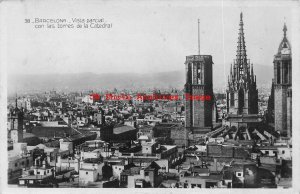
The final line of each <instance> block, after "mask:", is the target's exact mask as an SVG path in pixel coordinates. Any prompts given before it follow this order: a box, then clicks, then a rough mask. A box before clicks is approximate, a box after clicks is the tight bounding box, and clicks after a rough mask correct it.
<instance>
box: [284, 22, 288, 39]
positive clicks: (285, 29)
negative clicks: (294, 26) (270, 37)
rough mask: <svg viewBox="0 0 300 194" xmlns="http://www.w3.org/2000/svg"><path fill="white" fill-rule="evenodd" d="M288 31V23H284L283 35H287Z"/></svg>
mask: <svg viewBox="0 0 300 194" xmlns="http://www.w3.org/2000/svg"><path fill="white" fill-rule="evenodd" d="M286 31H287V28H286V25H285V23H284V25H283V36H284V37H286Z"/></svg>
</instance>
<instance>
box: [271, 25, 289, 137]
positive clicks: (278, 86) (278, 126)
mask: <svg viewBox="0 0 300 194" xmlns="http://www.w3.org/2000/svg"><path fill="white" fill-rule="evenodd" d="M286 31H287V27H286V25H285V24H284V27H283V32H284V35H283V39H282V41H281V42H280V45H279V48H278V52H277V54H276V55H275V57H274V61H273V63H274V81H273V84H274V90H275V91H274V102H275V103H274V109H275V111H274V112H275V130H276V131H280V133H281V134H282V135H287V136H289V137H290V136H291V132H292V52H291V45H290V43H289V41H288V39H287V37H286Z"/></svg>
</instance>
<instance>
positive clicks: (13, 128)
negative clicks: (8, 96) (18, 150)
mask: <svg viewBox="0 0 300 194" xmlns="http://www.w3.org/2000/svg"><path fill="white" fill-rule="evenodd" d="M15 106H16V107H15V108H14V109H12V110H11V111H10V113H9V115H8V121H9V122H10V136H11V139H12V141H13V143H19V142H22V141H23V119H24V113H23V110H20V109H19V108H18V101H17V98H16V105H15Z"/></svg>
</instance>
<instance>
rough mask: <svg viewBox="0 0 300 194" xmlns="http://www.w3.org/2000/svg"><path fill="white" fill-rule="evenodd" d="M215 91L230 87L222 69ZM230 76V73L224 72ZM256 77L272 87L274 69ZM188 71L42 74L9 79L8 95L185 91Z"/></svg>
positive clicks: (261, 67)
mask: <svg viewBox="0 0 300 194" xmlns="http://www.w3.org/2000/svg"><path fill="white" fill-rule="evenodd" d="M216 67H217V65H214V88H223V87H224V85H225V84H226V83H227V76H228V73H226V74H225V76H226V80H224V73H223V68H218V69H215V68H216ZM225 71H226V72H229V69H227V70H225ZM254 73H255V74H256V76H257V82H258V85H261V84H271V81H272V77H273V67H272V66H264V65H255V67H254ZM184 82H185V71H184V69H183V70H182V71H170V72H161V73H149V74H138V73H123V74H118V73H108V74H95V73H79V74H40V75H37V74H35V75H8V81H7V84H8V94H11V93H14V92H16V91H18V92H24V91H32V90H42V91H47V90H51V89H55V90H65V91H79V90H90V89H93V90H105V89H108V90H109V89H113V88H117V89H147V88H172V87H174V88H178V89H183V87H184Z"/></svg>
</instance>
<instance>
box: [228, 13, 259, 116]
mask: <svg viewBox="0 0 300 194" xmlns="http://www.w3.org/2000/svg"><path fill="white" fill-rule="evenodd" d="M227 113H228V114H233V115H248V114H257V113H258V91H257V89H256V76H255V75H254V73H253V64H251V65H250V60H249V59H247V54H246V44H245V37H244V23H243V14H242V13H241V15H240V29H239V37H238V45H237V54H236V59H234V61H233V65H232V64H231V68H230V75H229V77H228V90H227Z"/></svg>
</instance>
